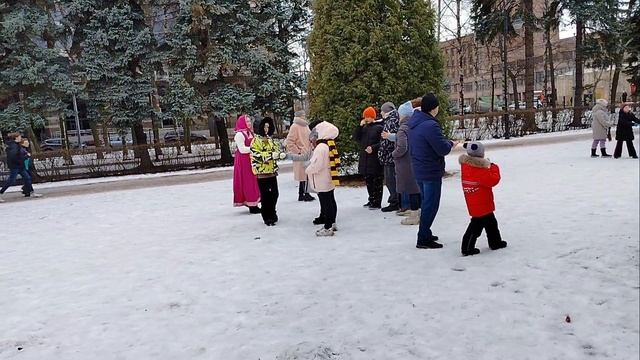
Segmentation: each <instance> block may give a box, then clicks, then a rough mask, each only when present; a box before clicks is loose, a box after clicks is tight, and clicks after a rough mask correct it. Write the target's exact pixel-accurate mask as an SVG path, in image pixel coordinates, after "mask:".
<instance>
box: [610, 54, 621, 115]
mask: <svg viewBox="0 0 640 360" xmlns="http://www.w3.org/2000/svg"><path fill="white" fill-rule="evenodd" d="M618 81H620V66H618V64H616V65H615V70H614V72H613V80H611V94H610V96H609V99H610V101H609V105H610V107H611V113H612V114H613V113H615V112H616V96H617V95H618Z"/></svg>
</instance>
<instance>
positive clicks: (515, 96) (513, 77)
mask: <svg viewBox="0 0 640 360" xmlns="http://www.w3.org/2000/svg"><path fill="white" fill-rule="evenodd" d="M508 74H509V78H510V79H511V85H512V86H513V104H514V106H515V109H519V108H520V103H519V101H518V78H517V77H516V75H515V74H514V73H513V71H511V70H509V72H508Z"/></svg>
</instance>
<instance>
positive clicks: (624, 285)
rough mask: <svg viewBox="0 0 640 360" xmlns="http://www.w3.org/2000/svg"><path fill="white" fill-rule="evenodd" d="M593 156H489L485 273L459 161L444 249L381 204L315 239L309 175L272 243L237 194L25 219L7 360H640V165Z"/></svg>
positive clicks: (12, 261) (7, 292)
mask: <svg viewBox="0 0 640 360" xmlns="http://www.w3.org/2000/svg"><path fill="white" fill-rule="evenodd" d="M636 143H637V142H636ZM608 144H609V146H610V147H611V144H612V143H608ZM589 145H590V141H580V142H571V141H569V142H565V143H558V144H549V145H540V146H529V147H509V148H500V149H494V150H491V149H490V150H489V151H488V154H487V155H488V156H489V157H490V158H491V159H492V160H493V161H494V162H496V163H498V164H499V165H500V166H501V168H502V173H503V180H502V183H501V184H500V185H499V186H498V187H497V188H496V190H495V195H496V202H497V212H496V216H497V218H498V221H499V224H500V228H501V231H502V234H503V237H504V239H505V240H506V241H508V242H509V247H508V248H507V249H504V250H499V251H496V252H492V251H490V250H489V249H488V248H487V245H486V240H485V239H484V237H483V238H482V239H481V240H480V241H479V245H480V248H481V250H482V253H481V254H480V255H478V256H474V257H467V258H463V257H460V255H459V246H460V238H461V236H462V233H463V232H464V230H465V228H466V226H467V223H468V216H467V212H466V207H465V205H464V199H463V196H462V192H461V186H460V178H459V173H457V171H458V169H459V166H458V164H457V159H456V157H457V155H455V156H450V157H448V158H447V162H448V168H449V169H450V170H454V171H456V174H455V176H453V177H451V178H447V179H446V180H445V181H444V185H443V194H442V205H441V209H440V213H439V215H438V217H437V219H436V224H435V226H434V229H435V233H436V234H437V235H439V236H440V239H441V240H442V242H443V243H444V244H445V247H444V249H442V250H417V249H415V247H414V246H415V233H416V230H417V228H416V227H409V226H401V225H399V223H400V218H399V217H397V216H395V215H387V214H383V213H381V212H379V211H375V212H374V211H369V210H365V209H363V208H362V207H361V204H363V203H365V202H366V200H365V199H366V191H365V189H364V188H340V189H339V190H338V191H337V200H338V207H339V209H338V224H339V227H340V230H339V232H338V234H337V235H336V236H335V237H333V238H316V237H315V236H313V233H314V230H315V227H314V226H313V225H311V220H312V219H313V217H314V216H315V215H316V214H317V212H318V206H319V205H318V203H317V201H316V202H313V203H299V202H297V201H295V200H296V196H297V194H296V193H297V191H296V190H297V187H296V184H295V183H294V182H293V181H292V179H291V177H292V176H291V174H283V175H281V176H280V178H279V181H280V193H281V197H280V202H279V204H278V211H279V215H280V219H281V220H280V223H279V225H278V226H276V227H273V228H267V227H265V226H264V225H263V224H262V222H261V219H260V217H259V216H255V215H248V214H247V212H246V211H245V210H243V209H237V208H236V209H234V208H232V207H231V206H230V204H231V181H230V180H225V181H215V182H211V183H200V184H192V185H181V186H175V187H161V188H149V189H144V190H136V191H122V192H110V193H102V194H92V195H87V196H72V197H67V198H55V199H46V198H44V199H41V200H33V201H12V202H8V203H6V204H3V205H0V219H2V223H1V224H2V233H3V235H2V241H1V244H2V251H0V319H1V321H0V359H39V360H40V359H65V360H68V359H73V360H75V359H78V360H80V359H82V360H86V359H241V360H244V359H254V360H256V359H263V360H264V359H280V360H281V359H287V360H292V359H403V360H404V359H421V360H424V359H452V360H453V359H455V360H458V359H487V360H496V359H509V360H513V359H562V360H566V359H625V360H626V359H636V358H637V357H638V353H639V347H640V344H639V335H640V333H639V321H640V315H639V306H640V303H639V291H640V290H639V289H640V287H639V272H638V271H639V267H638V266H639V257H638V255H639V253H638V252H639V236H640V234H639V214H640V209H639V206H640V205H639V204H640V195H639V189H638V179H639V163H638V160H631V159H618V160H613V159H591V158H589V157H588V153H589ZM610 152H612V151H611V150H610ZM625 154H626V150H625ZM567 316H569V317H570V322H567V321H566V318H567Z"/></svg>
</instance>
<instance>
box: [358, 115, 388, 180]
mask: <svg viewBox="0 0 640 360" xmlns="http://www.w3.org/2000/svg"><path fill="white" fill-rule="evenodd" d="M381 134H382V122H381V121H376V122H372V123H370V124H366V125H364V126H358V127H357V128H356V129H355V131H354V132H353V139H354V140H355V141H357V142H358V144H360V161H359V163H358V172H359V173H360V175H364V176H378V175H382V174H383V173H384V171H383V167H382V164H380V161H379V160H378V150H379V149H380V140H381ZM368 146H371V148H372V149H373V152H372V153H371V154H367V152H366V151H365V149H366V148H367V147H368Z"/></svg>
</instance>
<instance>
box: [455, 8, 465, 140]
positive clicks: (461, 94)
mask: <svg viewBox="0 0 640 360" xmlns="http://www.w3.org/2000/svg"><path fill="white" fill-rule="evenodd" d="M461 2H462V0H456V26H457V30H456V31H457V34H456V39H457V41H458V72H459V75H460V79H459V80H460V92H459V99H458V102H459V103H458V105H459V107H460V115H461V116H464V63H463V62H462V24H461V23H460V7H461ZM458 129H464V118H462V119H460V124H459V125H458Z"/></svg>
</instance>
